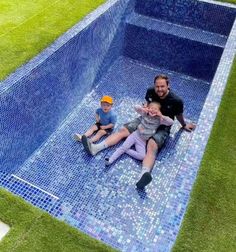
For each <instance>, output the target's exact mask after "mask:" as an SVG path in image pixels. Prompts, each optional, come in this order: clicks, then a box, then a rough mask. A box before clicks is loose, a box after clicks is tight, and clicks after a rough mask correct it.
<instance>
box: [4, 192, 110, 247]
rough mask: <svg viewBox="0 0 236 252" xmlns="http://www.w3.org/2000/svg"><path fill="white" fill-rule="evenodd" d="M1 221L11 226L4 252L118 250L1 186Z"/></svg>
mask: <svg viewBox="0 0 236 252" xmlns="http://www.w3.org/2000/svg"><path fill="white" fill-rule="evenodd" d="M0 220H1V221H3V222H5V223H6V224H8V225H10V227H11V229H10V231H9V233H8V234H7V235H6V236H5V237H4V239H3V240H2V241H1V242H0V251H1V252H12V251H14V252H37V251H38V252H48V251H52V252H54V251H55V252H60V251H63V252H66V251H68V252H74V251H75V252H79V251H82V252H87V251H88V252H89V251H91V252H92V251H98V252H99V251H101V252H106V251H107V252H109V251H110V252H112V251H115V250H114V249H112V248H110V247H108V246H107V245H104V244H102V243H101V242H99V241H97V240H95V239H92V238H91V237H89V236H87V235H85V234H83V233H81V232H79V231H78V230H77V229H75V228H72V227H70V226H68V225H67V224H65V223H64V222H61V221H58V220H57V219H55V218H52V217H51V216H50V215H49V214H47V213H45V212H43V211H41V210H39V209H37V208H35V207H33V206H31V205H29V204H28V203H26V202H25V201H24V200H22V199H21V198H19V197H16V196H13V195H12V194H10V193H9V192H7V191H5V190H3V189H0Z"/></svg>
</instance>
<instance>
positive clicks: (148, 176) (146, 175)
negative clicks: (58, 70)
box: [136, 172, 152, 189]
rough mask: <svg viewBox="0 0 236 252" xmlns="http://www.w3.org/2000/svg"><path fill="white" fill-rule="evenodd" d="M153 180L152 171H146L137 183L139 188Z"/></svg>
mask: <svg viewBox="0 0 236 252" xmlns="http://www.w3.org/2000/svg"><path fill="white" fill-rule="evenodd" d="M151 181H152V175H151V173H150V172H145V173H144V174H143V176H142V177H141V178H140V180H139V181H138V182H137V183H136V186H137V188H138V189H144V187H145V186H147V185H148V184H149V183H150V182H151Z"/></svg>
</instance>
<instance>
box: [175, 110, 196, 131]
mask: <svg viewBox="0 0 236 252" xmlns="http://www.w3.org/2000/svg"><path fill="white" fill-rule="evenodd" d="M176 118H177V120H178V121H179V122H180V124H181V125H182V127H183V129H185V130H186V131H192V130H194V129H195V128H196V124H194V123H186V122H185V120H184V117H183V114H179V115H176Z"/></svg>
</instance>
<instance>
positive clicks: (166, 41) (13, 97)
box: [0, 0, 236, 251]
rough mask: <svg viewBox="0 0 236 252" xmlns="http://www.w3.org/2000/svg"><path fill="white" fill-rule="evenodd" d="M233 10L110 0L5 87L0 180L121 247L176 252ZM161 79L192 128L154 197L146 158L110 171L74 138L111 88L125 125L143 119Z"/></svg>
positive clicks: (230, 37)
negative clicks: (143, 175)
mask: <svg viewBox="0 0 236 252" xmlns="http://www.w3.org/2000/svg"><path fill="white" fill-rule="evenodd" d="M235 15H236V9H235V7H234V6H232V5H229V4H227V5H225V4H215V3H214V2H210V1H180V0H175V1H163V0H162V1H161V0H155V1H154V0H148V1H129V0H120V1H118V0H116V1H107V3H106V4H104V5H103V6H101V7H100V8H99V9H97V10H96V11H95V12H93V13H91V14H90V15H89V16H87V17H86V18H85V19H84V20H83V21H82V22H80V23H78V24H77V25H76V26H74V27H73V28H72V29H71V30H69V31H68V32H67V33H65V34H64V35H63V36H62V37H60V38H59V39H58V40H57V41H55V43H54V44H53V45H51V46H50V47H49V48H47V49H46V50H45V51H43V52H42V53H41V54H40V55H38V56H37V57H35V58H34V59H32V60H31V61H30V62H29V63H28V64H26V65H25V66H23V67H21V68H19V69H18V70H17V71H16V72H15V73H13V74H12V75H11V76H9V78H7V79H6V80H5V81H3V82H2V83H1V85H0V93H1V101H0V112H1V119H0V120H1V123H0V128H1V130H0V132H1V136H0V140H1V143H3V144H2V148H1V152H0V157H1V159H0V167H1V173H0V174H1V175H0V181H1V182H0V183H1V185H2V186H3V187H5V188H7V189H9V190H10V191H12V192H14V193H16V194H18V195H20V196H22V197H23V198H25V199H26V200H28V201H29V202H31V203H33V204H34V205H36V206H38V207H40V208H42V209H44V210H46V211H48V212H49V213H51V214H52V215H53V216H56V217H58V218H60V219H62V220H65V221H66V222H68V223H70V224H71V225H73V226H75V227H77V228H79V229H80V230H82V231H84V232H85V233H88V234H89V235H91V236H93V237H95V238H97V239H100V240H103V241H104V242H106V243H108V244H110V245H111V246H113V247H115V248H118V249H120V250H122V251H144V250H145V251H169V250H170V248H171V246H172V245H173V242H174V241H175V238H176V235H177V233H178V230H179V227H180V223H181V220H182V218H183V215H184V212H185V209H186V205H187V202H188V199H189V193H190V191H191V188H192V184H193V182H194V180H195V177H196V173H197V170H198V167H199V163H200V160H201V157H202V155H203V152H204V149H205V145H206V143H207V139H208V136H209V133H210V130H211V127H212V124H213V122H214V119H215V116H216V113H217V109H218V106H219V103H220V100H221V96H222V93H223V90H224V87H225V84H226V80H227V76H228V73H229V70H230V66H231V64H232V60H233V57H234V54H235V44H236V29H235V26H236V25H235V23H234V20H235ZM158 73H165V74H168V75H169V77H170V80H171V88H172V89H173V90H174V91H175V92H176V93H177V94H179V95H180V96H181V97H183V99H184V101H185V115H186V118H187V119H188V120H191V121H195V122H197V124H198V127H197V129H196V130H195V132H193V133H191V134H189V133H187V132H181V131H179V128H180V126H179V125H178V123H177V122H176V123H175V124H174V126H173V129H172V132H171V137H170V139H169V141H168V142H167V144H166V146H165V148H164V149H163V150H162V151H161V153H160V155H159V156H158V158H157V161H156V165H155V168H154V170H153V177H154V180H153V182H152V183H151V184H150V186H148V187H147V189H146V191H145V192H137V191H136V189H135V182H136V180H137V178H138V176H139V173H140V163H139V162H136V161H135V160H132V159H131V158H129V157H127V156H124V157H123V158H122V159H121V160H119V161H118V162H117V163H116V164H114V166H112V167H110V168H109V169H107V168H105V167H104V158H105V157H106V155H108V154H109V153H111V152H112V151H113V150H114V148H111V149H109V150H106V151H104V152H101V153H99V154H98V155H97V156H96V157H90V156H89V155H87V154H86V153H85V152H84V151H83V148H82V146H81V145H80V144H79V143H75V142H74V141H73V139H72V137H71V136H72V135H73V133H74V132H77V131H78V130H79V129H80V130H81V131H84V130H85V129H86V128H87V127H88V126H89V125H90V124H91V123H92V122H93V117H92V116H91V115H92V114H93V113H94V108H95V107H97V106H98V101H99V99H100V97H101V96H102V95H103V94H104V93H106V94H110V95H112V96H113V97H114V98H115V110H116V111H117V114H118V115H119V118H118V126H117V128H118V127H119V126H120V125H122V124H123V123H124V122H127V120H129V119H130V118H133V117H134V116H135V115H134V113H133V109H132V107H133V105H134V104H136V103H137V102H142V101H143V100H144V95H145V91H146V89H147V87H149V86H151V85H152V83H153V77H154V76H155V75H156V74H158Z"/></svg>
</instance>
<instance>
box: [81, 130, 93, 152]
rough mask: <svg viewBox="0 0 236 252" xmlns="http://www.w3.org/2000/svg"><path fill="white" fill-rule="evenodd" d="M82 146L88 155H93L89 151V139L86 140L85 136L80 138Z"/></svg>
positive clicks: (90, 150)
mask: <svg viewBox="0 0 236 252" xmlns="http://www.w3.org/2000/svg"><path fill="white" fill-rule="evenodd" d="M82 144H83V146H84V149H85V150H86V151H87V152H88V153H89V154H91V155H93V154H92V149H91V143H90V142H89V139H88V138H87V137H86V136H85V135H83V136H82Z"/></svg>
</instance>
